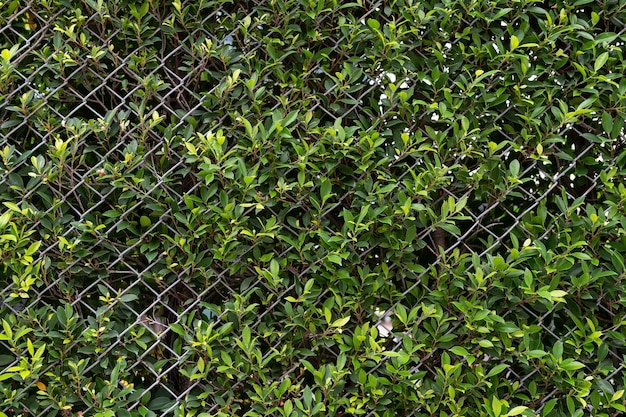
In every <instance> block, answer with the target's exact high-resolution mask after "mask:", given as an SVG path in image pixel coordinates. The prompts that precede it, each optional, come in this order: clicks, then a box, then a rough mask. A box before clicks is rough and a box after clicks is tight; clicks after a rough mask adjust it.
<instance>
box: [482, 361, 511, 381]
mask: <svg viewBox="0 0 626 417" xmlns="http://www.w3.org/2000/svg"><path fill="white" fill-rule="evenodd" d="M508 367H509V365H507V364H505V363H501V364H499V365H496V366H494V367H493V368H491V370H490V371H489V373H487V377H488V378H489V377H492V376H495V375H498V374H499V373H501V372H502V371H504V370H505V369H507V368H508Z"/></svg>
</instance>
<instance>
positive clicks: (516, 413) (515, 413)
mask: <svg viewBox="0 0 626 417" xmlns="http://www.w3.org/2000/svg"><path fill="white" fill-rule="evenodd" d="M526 410H528V407H525V406H523V405H518V406H516V407H513V408H511V409H510V410H509V412H508V413H506V414H505V416H519V415H520V414H522V413H523V412H524V411H526Z"/></svg>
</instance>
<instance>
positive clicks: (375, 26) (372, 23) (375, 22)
mask: <svg viewBox="0 0 626 417" xmlns="http://www.w3.org/2000/svg"><path fill="white" fill-rule="evenodd" d="M367 26H369V27H371V28H372V29H374V30H378V29H380V23H379V22H378V20H376V19H367Z"/></svg>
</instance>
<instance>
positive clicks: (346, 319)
mask: <svg viewBox="0 0 626 417" xmlns="http://www.w3.org/2000/svg"><path fill="white" fill-rule="evenodd" d="M349 321H350V316H346V317H342V318H340V319H337V320H335V321H334V322H333V323H332V324H331V325H330V327H343V326H345V325H346V324H348V322H349Z"/></svg>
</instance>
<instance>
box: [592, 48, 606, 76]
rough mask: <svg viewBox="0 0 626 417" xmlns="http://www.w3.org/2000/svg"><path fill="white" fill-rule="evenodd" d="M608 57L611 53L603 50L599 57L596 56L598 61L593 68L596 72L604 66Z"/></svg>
mask: <svg viewBox="0 0 626 417" xmlns="http://www.w3.org/2000/svg"><path fill="white" fill-rule="evenodd" d="M608 59H609V53H608V52H602V53H601V54H600V55H598V58H596V62H595V63H594V64H593V70H594V71H595V72H598V71H599V70H600V69H601V68H602V67H603V66H604V64H606V61H607V60H608Z"/></svg>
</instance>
